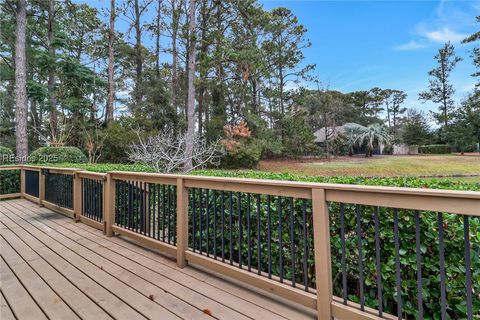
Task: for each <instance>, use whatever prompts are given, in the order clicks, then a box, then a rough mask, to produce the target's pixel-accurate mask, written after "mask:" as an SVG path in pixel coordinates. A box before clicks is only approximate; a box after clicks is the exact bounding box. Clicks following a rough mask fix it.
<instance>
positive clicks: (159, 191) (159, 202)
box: [157, 185, 163, 240]
mask: <svg viewBox="0 0 480 320" xmlns="http://www.w3.org/2000/svg"><path fill="white" fill-rule="evenodd" d="M162 188H163V186H160V185H158V186H157V240H160V231H161V230H162V229H161V226H160V222H161V221H162V220H161V219H160V216H161V214H162V212H163V211H162V210H161V208H163V198H162V195H163V193H162Z"/></svg>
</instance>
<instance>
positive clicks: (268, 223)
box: [267, 195, 272, 279]
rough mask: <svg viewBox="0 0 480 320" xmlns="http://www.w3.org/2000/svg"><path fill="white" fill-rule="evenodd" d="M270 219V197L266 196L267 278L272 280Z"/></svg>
mask: <svg viewBox="0 0 480 320" xmlns="http://www.w3.org/2000/svg"><path fill="white" fill-rule="evenodd" d="M271 226H272V217H271V204H270V195H268V196H267V245H268V278H269V279H271V278H272V227H271Z"/></svg>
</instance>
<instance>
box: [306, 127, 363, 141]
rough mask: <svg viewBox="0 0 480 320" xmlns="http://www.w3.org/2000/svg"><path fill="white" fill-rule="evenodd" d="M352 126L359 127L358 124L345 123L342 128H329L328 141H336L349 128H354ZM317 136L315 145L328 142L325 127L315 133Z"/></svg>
mask: <svg viewBox="0 0 480 320" xmlns="http://www.w3.org/2000/svg"><path fill="white" fill-rule="evenodd" d="M352 126H357V124H356V123H350V122H349V123H345V124H344V125H341V126H336V127H328V128H327V132H326V133H327V135H328V139H334V138H335V137H336V136H337V135H339V134H343V133H345V130H346V129H347V127H352ZM313 134H314V136H315V140H314V142H315V143H323V142H325V140H326V135H325V127H323V128H320V129H319V130H317V131H315V132H314V133H313Z"/></svg>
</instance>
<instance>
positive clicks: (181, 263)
mask: <svg viewBox="0 0 480 320" xmlns="http://www.w3.org/2000/svg"><path fill="white" fill-rule="evenodd" d="M187 249H188V189H187V188H185V184H184V181H183V179H182V178H178V179H177V266H178V267H179V268H184V267H185V266H186V265H187V260H186V258H185V252H186V251H187Z"/></svg>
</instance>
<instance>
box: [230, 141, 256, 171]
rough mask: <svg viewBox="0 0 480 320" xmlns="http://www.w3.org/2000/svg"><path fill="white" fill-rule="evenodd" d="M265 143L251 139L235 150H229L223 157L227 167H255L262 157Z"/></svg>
mask: <svg viewBox="0 0 480 320" xmlns="http://www.w3.org/2000/svg"><path fill="white" fill-rule="evenodd" d="M263 149H264V145H263V143H262V141H261V140H258V139H250V140H249V141H248V142H245V143H242V144H240V145H239V147H238V148H236V149H235V150H234V151H228V152H227V154H226V155H225V157H224V158H223V159H222V166H223V167H225V168H255V167H256V166H257V164H258V162H259V161H260V158H261V157H262V153H263Z"/></svg>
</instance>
